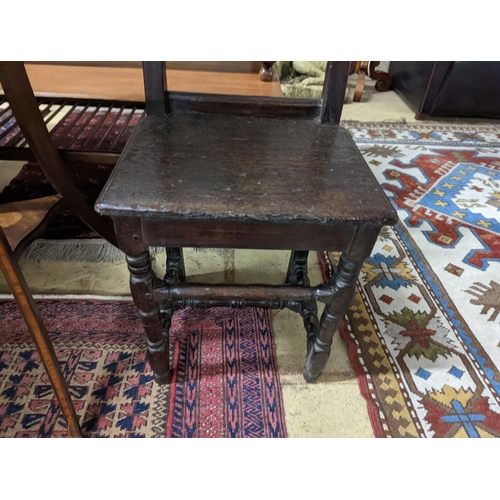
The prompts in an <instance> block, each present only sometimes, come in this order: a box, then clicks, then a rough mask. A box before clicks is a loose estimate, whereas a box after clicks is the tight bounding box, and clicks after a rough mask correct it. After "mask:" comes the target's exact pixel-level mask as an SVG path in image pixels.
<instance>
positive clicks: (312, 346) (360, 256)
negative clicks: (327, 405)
mask: <svg viewBox="0 0 500 500" xmlns="http://www.w3.org/2000/svg"><path fill="white" fill-rule="evenodd" d="M378 232H379V230H378V229H377V230H375V229H371V228H359V229H357V231H356V234H355V236H354V238H353V241H352V242H351V247H350V248H349V249H348V250H347V251H346V252H344V253H343V254H342V256H341V257H340V260H339V264H338V267H337V270H336V272H335V273H334V274H333V276H332V279H331V286H332V288H333V292H334V295H333V300H332V302H331V303H330V304H328V305H327V306H325V309H324V311H323V314H322V316H321V321H320V328H319V332H318V333H317V334H316V335H314V336H313V337H311V338H310V339H309V342H308V346H307V357H306V366H305V368H304V378H305V379H306V381H307V382H316V380H318V378H319V376H320V375H321V373H322V372H323V370H324V368H325V366H326V363H327V361H328V358H329V357H330V352H331V348H332V341H333V336H334V334H335V332H336V331H337V330H338V328H339V326H340V322H341V321H342V318H343V316H344V314H345V313H346V312H347V310H348V309H349V305H350V304H351V301H352V299H353V298H354V294H355V292H356V283H357V280H358V276H359V272H360V270H361V267H362V266H363V262H364V261H365V259H366V258H367V257H369V255H370V254H371V252H372V250H373V245H374V244H375V241H376V239H377V236H378Z"/></svg>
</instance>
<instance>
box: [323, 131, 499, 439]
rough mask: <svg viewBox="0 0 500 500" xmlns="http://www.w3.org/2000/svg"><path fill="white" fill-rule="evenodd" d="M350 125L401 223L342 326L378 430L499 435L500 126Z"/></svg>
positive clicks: (381, 433) (390, 232) (376, 254)
mask: <svg viewBox="0 0 500 500" xmlns="http://www.w3.org/2000/svg"><path fill="white" fill-rule="evenodd" d="M346 125H347V126H348V127H349V129H350V132H351V134H352V135H353V137H354V139H355V141H356V143H357V145H358V147H359V148H360V150H361V151H362V153H363V155H364V156H365V158H366V160H367V162H368V164H369V165H370V167H371V169H372V171H373V173H374V174H375V176H376V178H377V179H378V181H379V182H380V184H381V185H382V186H383V188H384V190H385V192H386V193H387V195H388V197H389V198H390V199H391V201H392V203H394V206H395V207H396V208H397V210H398V214H399V218H400V222H399V223H398V225H397V226H396V227H395V228H390V229H389V228H386V229H385V230H384V231H383V232H382V234H381V236H380V238H379V239H378V241H377V244H376V246H375V249H374V251H373V253H372V256H371V257H370V258H369V259H368V261H367V262H366V263H365V265H364V267H363V269H362V271H361V275H360V280H359V283H358V288H357V295H356V298H355V301H354V304H353V305H352V307H351V308H350V310H349V313H348V315H347V317H346V321H345V322H344V325H343V327H342V328H341V334H342V335H343V338H344V339H345V340H346V342H347V343H348V344H349V353H350V359H351V363H352V365H353V367H354V368H355V370H356V372H357V374H358V380H359V385H360V388H361V392H362V393H363V395H364V397H365V398H366V400H367V404H368V409H369V414H370V419H371V422H372V426H373V429H374V432H375V435H376V436H378V437H471V438H478V437H499V436H500V373H499V369H500V127H498V126H492V125H489V126H481V125H479V126H478V125H474V126H470V125H469V126H467V125H433V124H429V125H408V124H405V125H398V124H380V123H377V124H361V123H352V124H346ZM319 257H320V262H321V264H322V266H323V273H324V278H325V279H328V276H329V274H330V273H331V272H332V265H333V264H332V263H334V261H335V259H336V258H337V255H335V254H320V256H319Z"/></svg>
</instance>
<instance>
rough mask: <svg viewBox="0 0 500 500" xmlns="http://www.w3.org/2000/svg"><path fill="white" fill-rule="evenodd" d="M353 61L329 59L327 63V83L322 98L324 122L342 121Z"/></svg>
mask: <svg viewBox="0 0 500 500" xmlns="http://www.w3.org/2000/svg"><path fill="white" fill-rule="evenodd" d="M350 67H351V63H350V62H349V61H337V62H335V61H328V63H327V65H326V75H325V83H324V85H323V94H322V96H321V100H322V101H323V105H322V108H321V121H322V122H323V123H335V124H337V125H338V124H339V123H340V117H341V116H342V109H343V107H344V99H345V89H346V87H347V79H348V77H349V70H350Z"/></svg>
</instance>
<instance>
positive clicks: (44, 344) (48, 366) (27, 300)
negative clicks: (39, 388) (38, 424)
mask: <svg viewBox="0 0 500 500" xmlns="http://www.w3.org/2000/svg"><path fill="white" fill-rule="evenodd" d="M0 270H1V271H2V273H3V275H4V276H5V279H6V281H7V284H8V285H9V287H10V289H11V290H12V294H13V295H14V298H15V299H16V302H17V304H18V305H19V309H20V310H21V314H22V315H23V318H24V321H25V322H26V325H27V327H28V330H29V332H30V334H31V336H32V338H33V342H34V343H35V346H36V348H37V351H38V353H39V355H40V359H41V360H42V363H43V366H44V367H45V370H46V372H47V375H48V376H49V379H50V382H51V384H52V387H53V388H54V393H55V395H56V398H57V400H58V402H59V406H60V407H61V411H62V413H63V415H64V418H65V419H66V422H67V423H68V430H69V433H70V435H71V436H72V437H83V436H82V431H81V429H80V426H79V424H78V418H77V416H76V412H75V408H74V407H73V403H72V402H71V397H70V395H69V391H68V385H67V384H66V381H65V380H64V377H63V374H62V371H61V367H60V366H59V362H58V361H57V358H56V354H55V352H54V348H53V346H52V342H51V341H50V338H49V335H48V333H47V330H46V329H45V325H44V324H43V321H42V318H41V317H40V313H39V312H38V308H37V306H36V304H35V301H34V300H33V296H32V295H31V293H30V291H29V288H28V285H27V283H26V280H25V279H24V276H23V274H22V272H21V268H20V267H19V263H18V262H17V260H16V259H15V258H14V255H13V253H12V250H11V248H10V245H9V243H8V241H7V238H6V237H5V234H4V232H3V230H2V228H0Z"/></svg>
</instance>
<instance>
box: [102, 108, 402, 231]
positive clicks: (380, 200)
mask: <svg viewBox="0 0 500 500" xmlns="http://www.w3.org/2000/svg"><path fill="white" fill-rule="evenodd" d="M138 176H139V179H138ZM354 185H355V186H356V189H346V186H354ZM97 208H98V210H99V211H100V212H101V213H110V214H111V213H112V214H113V215H116V213H117V212H119V211H120V212H123V213H124V214H126V213H127V214H131V213H135V214H137V213H141V214H142V215H144V216H148V217H161V218H166V217H174V218H176V219H182V220H190V219H200V218H211V217H217V219H220V220H236V219H237V220H239V221H266V222H273V221H275V222H277V221H279V222H283V221H287V222H289V223H290V224H291V225H302V224H303V223H304V222H306V223H312V224H315V223H316V224H318V223H319V224H321V225H323V227H324V225H325V224H327V225H328V224H333V225H335V224H338V223H341V224H349V223H351V222H352V221H360V220H367V219H369V220H380V221H381V222H382V223H386V222H387V220H388V219H391V220H392V219H393V218H394V210H393V208H392V207H391V205H390V203H389V201H388V200H387V198H386V196H385V194H384V193H383V191H382V190H381V188H380V186H379V184H378V182H377V181H376V179H375V177H374V176H373V174H372V173H371V171H370V169H369V168H368V166H367V165H366V162H365V160H364V159H363V157H362V156H361V153H360V152H359V150H358V148H357V147H356V145H355V144H354V142H353V140H352V138H351V136H350V134H349V133H348V132H347V130H345V129H344V128H342V127H339V126H337V125H332V126H330V127H325V126H324V125H322V124H321V123H317V122H313V121H304V120H294V119H287V118H262V117H255V116H254V117H245V116H227V115H217V114H209V113H186V114H180V115H168V116H167V117H165V118H157V117H147V118H145V119H143V120H141V122H140V123H139V124H138V125H137V128H136V130H135V131H134V133H133V136H132V137H131V138H130V140H129V142H128V144H127V146H126V147H125V149H124V151H123V153H122V156H121V157H120V159H119V161H118V164H117V166H116V167H115V171H114V172H113V177H112V180H111V182H110V183H109V184H108V185H107V188H106V189H105V190H104V191H103V193H102V194H101V196H100V199H99V202H98V204H97Z"/></svg>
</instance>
